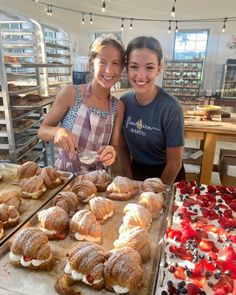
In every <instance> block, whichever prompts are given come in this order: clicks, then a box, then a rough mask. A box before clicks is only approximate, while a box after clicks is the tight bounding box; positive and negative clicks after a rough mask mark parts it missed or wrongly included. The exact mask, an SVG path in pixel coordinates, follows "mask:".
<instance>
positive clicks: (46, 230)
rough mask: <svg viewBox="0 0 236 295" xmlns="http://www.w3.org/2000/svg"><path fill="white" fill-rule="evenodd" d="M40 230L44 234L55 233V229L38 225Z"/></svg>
mask: <svg viewBox="0 0 236 295" xmlns="http://www.w3.org/2000/svg"><path fill="white" fill-rule="evenodd" d="M40 229H41V231H43V232H44V233H45V234H48V235H54V234H56V233H57V231H56V230H53V229H51V230H50V229H46V228H44V227H40Z"/></svg>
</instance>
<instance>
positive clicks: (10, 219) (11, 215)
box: [0, 204, 20, 228]
mask: <svg viewBox="0 0 236 295" xmlns="http://www.w3.org/2000/svg"><path fill="white" fill-rule="evenodd" d="M19 218H20V215H19V213H18V211H17V210H16V208H15V207H14V206H11V205H10V206H9V205H6V204H0V221H1V222H2V224H3V227H4V228H8V227H12V226H15V225H16V224H18V223H19Z"/></svg>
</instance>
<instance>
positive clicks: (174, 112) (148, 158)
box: [120, 87, 184, 165]
mask: <svg viewBox="0 0 236 295" xmlns="http://www.w3.org/2000/svg"><path fill="white" fill-rule="evenodd" d="M120 99H121V100H122V101H123V102H124V104H125V116H124V122H123V132H124V135H125V138H126V140H127V143H128V146H129V151H130V154H131V156H132V158H133V159H134V161H135V162H137V163H140V164H146V165H162V164H165V163H166V147H180V146H184V118H183V111H182V106H181V104H180V103H179V101H178V100H177V99H176V98H175V97H173V96H171V95H170V94H168V93H167V92H166V91H164V90H163V89H162V88H160V87H158V94H157V96H156V97H155V99H154V100H153V101H151V102H150V103H149V104H147V105H145V106H143V105H140V104H139V103H138V102H137V100H136V95H135V92H134V91H131V92H128V93H125V94H124V95H123V96H122V97H121V98H120Z"/></svg>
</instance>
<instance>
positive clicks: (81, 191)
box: [72, 180, 97, 203]
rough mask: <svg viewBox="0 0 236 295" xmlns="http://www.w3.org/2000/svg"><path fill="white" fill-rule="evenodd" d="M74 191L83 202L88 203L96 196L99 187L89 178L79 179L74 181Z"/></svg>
mask: <svg viewBox="0 0 236 295" xmlns="http://www.w3.org/2000/svg"><path fill="white" fill-rule="evenodd" d="M72 192H74V193H75V194H76V195H77V197H78V199H79V201H80V202H81V203H88V202H89V200H90V199H91V198H93V197H95V194H96V192H97V188H96V186H95V184H93V183H92V182H91V181H89V180H78V181H76V182H75V183H74V185H73V187H72Z"/></svg>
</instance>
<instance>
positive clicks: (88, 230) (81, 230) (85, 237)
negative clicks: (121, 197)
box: [70, 210, 102, 244]
mask: <svg viewBox="0 0 236 295" xmlns="http://www.w3.org/2000/svg"><path fill="white" fill-rule="evenodd" d="M70 234H71V236H72V237H73V238H75V239H76V240H78V241H90V242H95V243H98V244H100V243H101V237H102V231H101V225H100V223H99V222H98V221H97V220H96V217H95V215H94V214H93V213H92V212H90V211H89V210H80V211H78V212H77V213H75V215H74V216H73V217H72V219H71V221H70Z"/></svg>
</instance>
